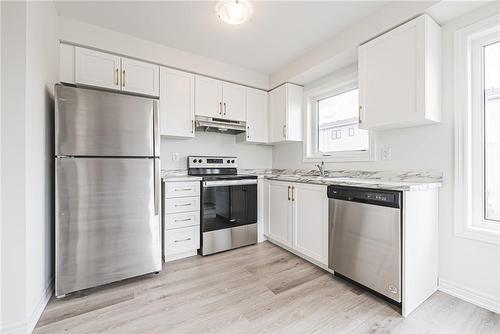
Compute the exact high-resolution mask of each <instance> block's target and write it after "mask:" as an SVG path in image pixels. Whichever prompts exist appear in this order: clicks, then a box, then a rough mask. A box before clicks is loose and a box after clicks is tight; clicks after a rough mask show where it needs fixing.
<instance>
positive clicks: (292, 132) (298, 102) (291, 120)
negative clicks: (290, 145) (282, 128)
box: [285, 83, 304, 141]
mask: <svg viewBox="0 0 500 334" xmlns="http://www.w3.org/2000/svg"><path fill="white" fill-rule="evenodd" d="M285 86H286V116H285V117H286V140H287V141H302V101H303V95H304V90H303V88H302V86H298V85H294V84H290V83H287V84H285Z"/></svg>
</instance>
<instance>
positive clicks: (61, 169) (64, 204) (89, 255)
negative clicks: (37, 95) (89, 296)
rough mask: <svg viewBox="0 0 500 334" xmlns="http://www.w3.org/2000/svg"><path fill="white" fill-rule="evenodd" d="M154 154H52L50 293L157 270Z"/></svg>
mask: <svg viewBox="0 0 500 334" xmlns="http://www.w3.org/2000/svg"><path fill="white" fill-rule="evenodd" d="M157 160H158V159H147V158H145V159H138V158H136V159H134V158H131V159H114V158H56V268H55V270H56V295H57V296H59V295H63V294H67V293H69V292H73V291H77V290H81V289H85V288H90V287H94V286H98V285H102V284H106V283H110V282H114V281H118V280H122V279H125V278H129V277H133V276H138V275H142V274H146V273H151V272H155V271H160V270H161V242H160V240H161V229H160V217H161V215H160V212H159V206H158V201H157V199H158V198H159V197H158V196H157V195H156V194H157V193H158V192H159V187H158V185H159V175H158V172H157V169H158V167H157V166H158V164H157V163H156V161H157Z"/></svg>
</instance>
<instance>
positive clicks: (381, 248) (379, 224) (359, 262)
mask: <svg viewBox="0 0 500 334" xmlns="http://www.w3.org/2000/svg"><path fill="white" fill-rule="evenodd" d="M329 267H330V269H333V271H334V272H336V273H339V274H341V275H343V276H345V277H347V278H350V279H352V280H353V281H355V282H358V283H360V284H362V285H364V286H366V287H368V288H370V289H372V290H374V291H376V292H378V293H380V294H382V295H384V296H386V297H388V298H390V299H392V300H394V301H396V302H398V303H400V302H401V214H400V209H399V208H394V207H388V206H380V205H375V204H367V203H360V202H356V201H352V200H341V199H332V198H330V199H329Z"/></svg>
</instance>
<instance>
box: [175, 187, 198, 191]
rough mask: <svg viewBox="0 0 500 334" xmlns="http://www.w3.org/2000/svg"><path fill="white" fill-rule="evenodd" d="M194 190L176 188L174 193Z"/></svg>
mask: <svg viewBox="0 0 500 334" xmlns="http://www.w3.org/2000/svg"><path fill="white" fill-rule="evenodd" d="M190 190H193V188H175V189H174V191H190Z"/></svg>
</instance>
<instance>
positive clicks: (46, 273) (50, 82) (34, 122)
mask: <svg viewBox="0 0 500 334" xmlns="http://www.w3.org/2000/svg"><path fill="white" fill-rule="evenodd" d="M26 23H27V31H26V153H25V156H26V231H27V234H26V274H27V276H26V277H27V279H26V289H27V296H26V298H27V300H26V305H27V309H26V311H27V317H28V319H38V317H39V315H40V313H41V311H42V310H43V307H45V303H46V302H47V300H46V299H47V294H49V295H51V294H52V286H51V283H52V280H53V275H54V271H53V267H54V265H53V254H54V253H53V250H54V245H53V243H54V238H53V235H54V229H53V222H54V217H53V210H52V208H53V199H52V194H53V191H52V190H53V183H54V178H53V172H52V170H53V162H54V158H53V156H54V153H53V146H54V145H53V139H52V132H53V112H54V84H55V83H56V82H57V81H58V77H59V75H58V71H59V43H58V40H57V11H56V10H55V6H54V4H53V3H52V2H51V1H50V2H38V1H29V2H27V20H26ZM47 289H49V290H47ZM34 325H35V324H28V326H34Z"/></svg>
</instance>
